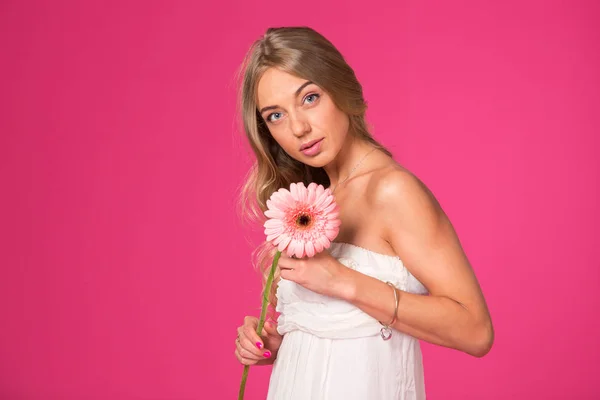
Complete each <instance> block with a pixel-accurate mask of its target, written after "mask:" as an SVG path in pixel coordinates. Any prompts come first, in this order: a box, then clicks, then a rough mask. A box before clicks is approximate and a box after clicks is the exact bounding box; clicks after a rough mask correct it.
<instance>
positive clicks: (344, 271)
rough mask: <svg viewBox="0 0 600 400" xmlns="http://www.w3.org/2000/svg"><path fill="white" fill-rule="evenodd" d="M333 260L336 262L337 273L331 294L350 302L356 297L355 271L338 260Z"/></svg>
mask: <svg viewBox="0 0 600 400" xmlns="http://www.w3.org/2000/svg"><path fill="white" fill-rule="evenodd" d="M335 262H336V263H337V264H338V274H337V276H336V279H335V280H334V285H333V296H334V297H337V298H339V299H341V300H345V301H347V302H352V301H353V300H354V298H355V297H356V291H357V288H356V279H355V274H356V273H355V271H353V270H352V269H350V268H348V267H346V266H345V265H343V264H342V263H340V262H339V261H337V260H335Z"/></svg>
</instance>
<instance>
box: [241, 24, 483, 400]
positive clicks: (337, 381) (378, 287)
mask: <svg viewBox="0 0 600 400" xmlns="http://www.w3.org/2000/svg"><path fill="white" fill-rule="evenodd" d="M241 107H242V109H241V111H242V113H243V116H242V117H243V122H244V129H245V132H246V135H247V137H248V140H249V142H250V145H251V147H252V149H253V151H254V153H255V155H256V163H255V165H254V168H253V169H252V170H251V174H250V176H249V178H248V182H247V184H246V187H245V190H244V192H243V193H244V194H245V196H246V198H248V196H252V198H253V200H254V202H255V203H256V204H257V206H258V207H257V208H258V209H255V212H256V213H255V214H256V215H260V214H262V212H263V211H265V210H266V204H265V203H266V200H267V199H268V198H269V197H270V196H271V194H272V193H273V192H274V191H276V190H278V189H279V188H281V187H285V188H289V186H290V184H291V183H293V182H304V183H305V184H306V185H308V184H309V183H310V182H315V183H317V184H322V185H324V186H325V187H329V188H331V190H332V191H333V194H334V196H335V200H336V202H337V203H338V205H339V206H340V219H341V221H342V225H341V226H340V233H339V235H338V237H337V238H336V239H335V241H334V242H333V243H332V244H331V246H330V247H329V248H328V249H326V250H324V251H323V252H321V253H318V254H317V255H315V256H314V257H312V258H306V257H305V258H302V259H295V258H289V257H287V256H286V254H285V252H284V253H282V256H281V258H280V260H279V270H278V273H277V275H276V281H275V285H273V286H274V287H276V289H275V290H276V293H271V304H272V305H273V306H275V307H276V311H278V312H280V316H279V318H278V319H277V322H274V321H271V322H268V323H267V324H266V325H265V328H264V330H263V332H261V333H260V335H259V334H258V333H257V332H256V328H257V322H258V321H257V318H256V317H253V316H248V317H246V318H245V320H244V323H243V325H242V326H240V327H239V328H238V337H237V338H236V340H235V355H236V357H237V359H238V360H239V361H240V362H241V363H242V364H245V365H246V364H250V365H253V364H259V365H264V364H271V363H273V371H272V374H271V379H270V385H269V392H268V397H267V398H268V399H277V400H280V399H281V400H293V399H302V400H307V399H311V400H315V399H328V400H349V399H361V400H364V399H386V400H387V399H404V400H420V399H424V398H425V388H424V378H423V366H422V360H421V351H420V347H419V341H418V340H419V339H421V340H425V341H427V342H430V343H434V344H437V345H440V346H445V347H449V348H454V349H457V350H460V351H463V352H465V353H468V354H470V355H473V356H475V357H482V356H484V355H485V354H486V353H488V351H489V350H490V348H491V346H492V343H493V337H494V334H493V327H492V322H491V319H490V315H489V312H488V310H487V306H486V303H485V299H484V297H483V294H482V292H481V289H480V287H479V284H478V281H477V279H476V277H475V275H474V273H473V270H472V269H471V266H470V264H469V260H468V259H467V257H466V255H465V253H464V251H463V249H462V248H461V245H460V242H459V239H458V238H457V235H456V233H455V231H454V229H453V227H452V225H451V223H450V221H449V220H448V217H447V216H446V215H445V213H444V211H443V210H442V208H441V207H440V205H439V203H438V202H437V201H436V199H435V198H434V196H433V194H432V193H431V192H430V191H429V190H428V189H427V187H426V186H425V185H424V184H423V183H422V182H421V181H420V180H419V179H418V178H417V177H416V176H415V175H413V174H412V173H411V172H410V171H408V170H407V169H406V168H404V167H402V166H401V165H399V164H398V163H397V162H396V161H395V160H394V159H393V158H392V155H391V154H390V152H389V151H388V150H386V149H385V148H384V147H383V146H382V145H380V144H379V143H378V142H377V141H376V140H375V139H374V138H373V137H372V136H371V134H370V133H369V131H368V128H367V125H366V122H365V111H366V104H365V100H364V98H363V94H362V87H361V85H360V83H359V82H358V81H357V79H356V76H355V74H354V71H353V70H352V68H350V66H349V65H348V64H347V63H346V62H345V60H344V58H343V57H342V55H341V54H340V53H339V52H338V50H337V49H336V48H335V47H334V46H333V45H332V44H331V43H330V42H329V41H328V40H327V39H325V38H324V37H323V36H322V35H320V34H319V33H317V32H315V31H314V30H312V29H310V28H305V27H295V28H278V29H275V28H271V29H268V30H267V32H266V34H265V35H264V37H263V38H261V39H260V40H258V41H256V42H255V43H254V45H253V46H252V47H251V49H250V51H249V53H248V55H247V57H246V60H245V62H244V64H243V84H242V87H241ZM259 250H260V251H259V252H258V263H259V264H260V265H261V266H262V267H264V268H266V269H268V268H269V267H270V265H271V260H272V258H271V259H270V257H272V255H273V246H272V245H270V244H268V243H264V244H263V245H262V247H261V248H260V249H259Z"/></svg>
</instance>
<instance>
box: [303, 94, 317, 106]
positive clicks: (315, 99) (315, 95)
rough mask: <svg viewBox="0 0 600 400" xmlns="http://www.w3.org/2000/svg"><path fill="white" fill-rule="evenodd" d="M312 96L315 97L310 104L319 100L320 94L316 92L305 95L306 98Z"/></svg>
mask: <svg viewBox="0 0 600 400" xmlns="http://www.w3.org/2000/svg"><path fill="white" fill-rule="evenodd" d="M310 98H314V100H313V101H309V104H313V103H314V102H315V101H317V99H318V98H319V95H318V94H316V93H311V94H309V95H308V96H306V97H305V100H308V99H310Z"/></svg>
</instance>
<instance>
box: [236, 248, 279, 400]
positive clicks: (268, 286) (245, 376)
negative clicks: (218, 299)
mask: <svg viewBox="0 0 600 400" xmlns="http://www.w3.org/2000/svg"><path fill="white" fill-rule="evenodd" d="M279 256H281V252H280V251H279V250H277V252H276V253H275V257H274V258H273V264H272V265H271V271H270V272H269V277H268V278H267V284H266V285H265V290H264V291H263V299H262V308H261V311H260V319H259V320H258V327H257V328H256V333H258V334H259V335H260V334H261V332H262V330H263V326H264V325H265V318H266V315H267V304H268V303H269V294H270V293H271V286H272V285H273V277H274V276H275V270H276V269H277V263H278V262H279ZM248 371H250V366H249V365H245V366H244V373H243V374H242V382H241V384H240V392H239V395H238V400H242V399H243V398H244V390H246V380H247V379H248Z"/></svg>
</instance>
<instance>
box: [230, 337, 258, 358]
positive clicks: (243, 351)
mask: <svg viewBox="0 0 600 400" xmlns="http://www.w3.org/2000/svg"><path fill="white" fill-rule="evenodd" d="M235 348H236V350H237V351H238V354H239V355H240V357H243V358H245V359H247V360H254V361H258V360H262V359H263V358H264V357H263V356H262V354H260V353H259V354H255V353H253V352H252V350H248V349H247V348H246V347H245V346H244V344H243V341H242V340H236V341H235Z"/></svg>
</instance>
